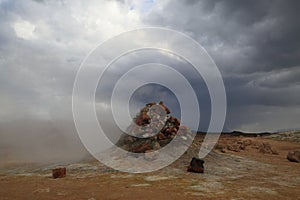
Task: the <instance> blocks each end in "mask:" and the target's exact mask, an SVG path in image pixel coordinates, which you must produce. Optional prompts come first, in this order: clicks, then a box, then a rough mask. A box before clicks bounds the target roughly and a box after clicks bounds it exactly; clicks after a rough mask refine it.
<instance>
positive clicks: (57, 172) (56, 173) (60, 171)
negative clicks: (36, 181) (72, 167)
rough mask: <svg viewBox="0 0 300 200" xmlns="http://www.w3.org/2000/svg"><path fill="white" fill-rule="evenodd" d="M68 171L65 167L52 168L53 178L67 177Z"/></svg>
mask: <svg viewBox="0 0 300 200" xmlns="http://www.w3.org/2000/svg"><path fill="white" fill-rule="evenodd" d="M66 172H67V170H66V168H65V167H62V168H56V169H52V177H53V178H63V177H66Z"/></svg>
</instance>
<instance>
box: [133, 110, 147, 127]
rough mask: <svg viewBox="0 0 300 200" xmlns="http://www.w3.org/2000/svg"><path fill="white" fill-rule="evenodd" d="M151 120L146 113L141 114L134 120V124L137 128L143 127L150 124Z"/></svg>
mask: <svg viewBox="0 0 300 200" xmlns="http://www.w3.org/2000/svg"><path fill="white" fill-rule="evenodd" d="M150 120H151V118H150V117H149V116H148V115H147V113H143V112H141V113H140V115H139V116H138V117H137V119H136V120H135V123H136V124H137V125H138V126H145V125H147V124H150Z"/></svg>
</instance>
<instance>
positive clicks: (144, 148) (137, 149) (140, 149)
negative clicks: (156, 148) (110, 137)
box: [131, 144, 151, 153]
mask: <svg viewBox="0 0 300 200" xmlns="http://www.w3.org/2000/svg"><path fill="white" fill-rule="evenodd" d="M148 150H151V147H150V145H149V144H140V145H138V146H135V147H133V148H132V149H131V152H133V153H145V152H146V151H148Z"/></svg>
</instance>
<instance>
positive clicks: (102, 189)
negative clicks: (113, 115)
mask: <svg viewBox="0 0 300 200" xmlns="http://www.w3.org/2000/svg"><path fill="white" fill-rule="evenodd" d="M244 139H248V138H244V137H233V136H228V135H223V136H222V137H221V138H220V140H219V144H223V145H226V144H231V143H233V142H234V141H236V140H244ZM249 139H251V140H252V142H254V143H262V142H265V143H266V142H267V143H269V144H270V145H271V146H272V148H275V149H276V150H277V152H278V153H279V154H278V155H270V154H262V153H260V152H258V150H257V149H255V148H252V147H250V146H249V147H247V148H246V149H245V150H243V151H240V152H232V151H226V153H221V152H220V151H219V150H214V152H211V153H210V155H209V156H207V157H206V158H205V173H204V174H195V173H189V172H186V168H187V166H188V164H189V161H190V160H191V158H192V156H194V155H197V149H198V148H199V146H200V141H201V137H200V136H199V137H197V138H196V139H195V142H194V144H193V145H192V147H191V148H190V150H189V151H188V152H187V153H185V154H184V155H183V156H182V157H181V158H180V159H179V160H178V161H176V162H175V163H173V164H172V165H170V166H168V167H166V168H164V169H162V170H159V171H156V172H152V173H147V174H127V173H121V172H116V171H114V170H112V169H110V168H107V167H106V166H103V165H102V164H101V163H99V162H98V161H95V160H92V159H90V160H85V161H82V162H78V163H68V164H64V165H65V166H66V167H67V177H65V178H61V179H53V178H52V177H51V169H52V168H53V167H55V165H48V166H37V165H36V164H30V163H18V162H16V161H12V160H9V159H8V158H9V155H7V156H6V157H5V158H6V160H4V162H2V161H1V162H2V165H1V169H0V170H1V171H0V173H1V175H0V199H87V200H88V199H89V200H94V199H122V200H126V199H139V200H140V199H156V200H160V199H180V200H182V199H300V189H299V188H300V163H292V162H289V161H288V160H287V159H286V155H287V153H288V151H290V150H295V149H300V143H299V142H292V141H277V140H273V139H268V138H264V137H256V138H249Z"/></svg>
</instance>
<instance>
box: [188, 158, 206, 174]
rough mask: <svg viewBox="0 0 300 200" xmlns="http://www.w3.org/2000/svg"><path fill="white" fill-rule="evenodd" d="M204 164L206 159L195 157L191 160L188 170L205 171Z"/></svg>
mask: <svg viewBox="0 0 300 200" xmlns="http://www.w3.org/2000/svg"><path fill="white" fill-rule="evenodd" d="M203 164H204V160H201V159H199V158H195V157H193V159H192V160H191V162H190V165H189V166H188V169H187V171H188V172H195V173H203V172H204V166H203Z"/></svg>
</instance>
